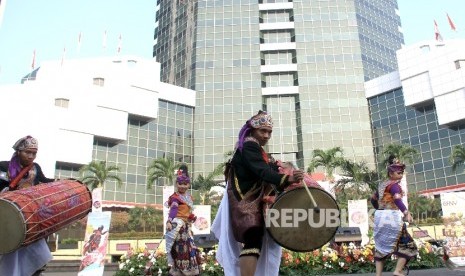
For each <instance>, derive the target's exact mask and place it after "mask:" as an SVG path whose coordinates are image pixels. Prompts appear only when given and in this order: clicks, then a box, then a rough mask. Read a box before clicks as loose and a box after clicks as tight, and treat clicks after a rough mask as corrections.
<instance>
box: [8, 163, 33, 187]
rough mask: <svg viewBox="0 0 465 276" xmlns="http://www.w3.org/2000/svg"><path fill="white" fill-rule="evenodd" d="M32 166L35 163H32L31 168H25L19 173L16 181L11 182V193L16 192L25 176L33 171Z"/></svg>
mask: <svg viewBox="0 0 465 276" xmlns="http://www.w3.org/2000/svg"><path fill="white" fill-rule="evenodd" d="M32 166H34V163H31V164H30V165H29V166H27V167H24V168H22V169H21V171H20V172H19V173H18V175H17V176H16V177H15V179H13V180H12V181H11V182H10V191H13V190H16V188H17V186H18V183H19V181H20V180H21V179H22V178H23V177H24V175H25V174H26V173H27V172H28V171H30V170H31V169H32Z"/></svg>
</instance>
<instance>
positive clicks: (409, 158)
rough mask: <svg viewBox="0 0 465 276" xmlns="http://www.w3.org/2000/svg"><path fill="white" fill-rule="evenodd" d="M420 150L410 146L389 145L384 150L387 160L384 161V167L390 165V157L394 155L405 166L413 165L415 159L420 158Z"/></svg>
mask: <svg viewBox="0 0 465 276" xmlns="http://www.w3.org/2000/svg"><path fill="white" fill-rule="evenodd" d="M418 154H419V153H418V150H416V149H415V148H413V147H412V146H410V145H406V144H397V143H393V144H388V145H387V146H386V147H385V148H384V149H383V155H385V156H386V158H385V159H384V161H383V164H384V165H387V164H388V160H389V156H390V155H394V156H396V157H397V158H398V159H399V160H401V161H402V162H404V163H405V164H413V163H414V162H415V159H416V158H417V157H418Z"/></svg>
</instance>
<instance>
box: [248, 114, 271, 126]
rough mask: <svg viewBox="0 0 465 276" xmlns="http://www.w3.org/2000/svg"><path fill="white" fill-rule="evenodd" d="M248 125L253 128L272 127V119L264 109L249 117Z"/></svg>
mask: <svg viewBox="0 0 465 276" xmlns="http://www.w3.org/2000/svg"><path fill="white" fill-rule="evenodd" d="M250 126H251V127H253V128H261V127H270V128H273V120H272V119H271V115H269V114H267V113H266V112H265V111H261V112H259V113H258V114H257V115H255V116H253V117H252V118H250Z"/></svg>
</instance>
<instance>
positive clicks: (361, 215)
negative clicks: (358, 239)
mask: <svg viewBox="0 0 465 276" xmlns="http://www.w3.org/2000/svg"><path fill="white" fill-rule="evenodd" d="M348 209H349V210H348V216H349V227H359V228H360V234H361V235H362V245H364V244H367V243H368V241H369V239H368V205H367V201H366V199H361V200H349V203H348Z"/></svg>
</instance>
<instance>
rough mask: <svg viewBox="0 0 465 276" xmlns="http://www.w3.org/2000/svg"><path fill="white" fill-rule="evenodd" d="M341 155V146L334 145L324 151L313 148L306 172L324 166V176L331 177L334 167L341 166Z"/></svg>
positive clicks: (342, 160) (342, 159)
mask: <svg viewBox="0 0 465 276" xmlns="http://www.w3.org/2000/svg"><path fill="white" fill-rule="evenodd" d="M338 154H339V155H338ZM342 155H343V151H342V149H341V147H334V148H331V149H328V150H326V151H324V150H321V149H315V150H313V157H312V160H311V161H310V165H309V166H308V169H307V172H308V173H312V172H313V171H314V170H315V169H316V168H317V167H320V166H321V167H325V176H326V177H328V178H330V179H332V178H333V172H334V169H335V168H337V167H339V166H341V164H342V163H343V162H344V158H343V157H342Z"/></svg>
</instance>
